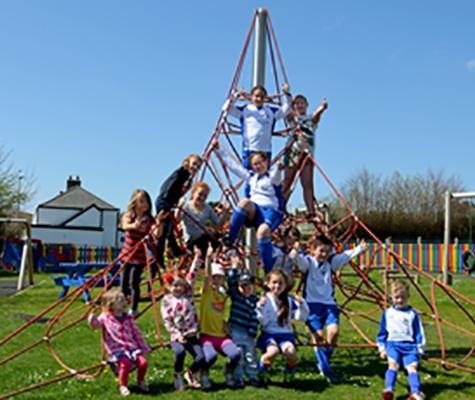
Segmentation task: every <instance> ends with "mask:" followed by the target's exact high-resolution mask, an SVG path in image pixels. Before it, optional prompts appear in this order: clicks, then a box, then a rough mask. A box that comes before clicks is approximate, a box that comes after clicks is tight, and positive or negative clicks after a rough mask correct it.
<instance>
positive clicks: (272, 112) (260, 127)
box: [223, 83, 291, 169]
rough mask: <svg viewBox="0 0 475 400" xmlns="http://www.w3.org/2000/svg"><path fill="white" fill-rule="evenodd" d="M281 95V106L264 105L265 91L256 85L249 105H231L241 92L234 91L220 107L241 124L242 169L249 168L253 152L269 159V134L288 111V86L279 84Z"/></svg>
mask: <svg viewBox="0 0 475 400" xmlns="http://www.w3.org/2000/svg"><path fill="white" fill-rule="evenodd" d="M282 91H283V93H284V99H285V100H284V102H283V103H284V104H283V105H282V106H281V107H280V106H276V105H269V104H265V101H269V98H268V97H267V90H266V89H265V88H264V86H261V85H257V86H255V87H253V88H252V90H251V97H250V100H251V104H247V105H239V106H236V105H235V104H234V102H235V101H236V99H237V98H238V97H239V96H240V95H242V94H243V90H242V89H241V90H240V91H238V92H237V93H236V94H235V96H233V97H232V98H230V99H228V100H227V101H226V102H225V103H224V106H223V110H224V111H228V109H229V113H230V114H231V115H232V116H234V117H236V118H239V120H240V122H241V133H242V138H243V142H242V144H243V146H242V148H243V152H242V163H243V165H244V167H245V168H247V169H251V165H250V164H249V161H248V159H249V156H250V155H251V154H252V153H253V152H255V151H262V152H264V153H265V154H266V156H267V159H269V160H271V159H272V133H273V130H274V125H275V122H276V121H277V120H279V119H282V118H284V117H285V116H286V115H287V114H288V113H289V111H290V105H289V103H290V98H291V97H290V93H289V85H288V84H287V83H284V84H283V85H282Z"/></svg>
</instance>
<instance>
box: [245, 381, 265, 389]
mask: <svg viewBox="0 0 475 400" xmlns="http://www.w3.org/2000/svg"><path fill="white" fill-rule="evenodd" d="M248 382H249V385H251V386H254V387H255V388H257V389H261V388H263V387H264V385H263V384H262V383H261V382H259V381H258V380H257V379H256V378H249V381H248Z"/></svg>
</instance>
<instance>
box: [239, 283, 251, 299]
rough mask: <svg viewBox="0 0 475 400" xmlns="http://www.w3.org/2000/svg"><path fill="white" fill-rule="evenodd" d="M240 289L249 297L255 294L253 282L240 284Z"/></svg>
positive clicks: (240, 291)
mask: <svg viewBox="0 0 475 400" xmlns="http://www.w3.org/2000/svg"><path fill="white" fill-rule="evenodd" d="M238 289H239V293H241V294H242V295H243V296H244V297H249V296H252V295H253V294H254V285H253V284H251V283H246V284H244V285H239V286H238Z"/></svg>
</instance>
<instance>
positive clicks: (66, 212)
mask: <svg viewBox="0 0 475 400" xmlns="http://www.w3.org/2000/svg"><path fill="white" fill-rule="evenodd" d="M79 211H80V210H75V209H62V208H38V220H37V221H36V223H37V224H44V225H60V224H62V223H63V222H64V221H66V220H67V219H69V218H71V217H72V216H73V215H76V214H77V213H78V212H79Z"/></svg>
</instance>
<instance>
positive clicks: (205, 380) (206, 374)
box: [201, 371, 212, 390]
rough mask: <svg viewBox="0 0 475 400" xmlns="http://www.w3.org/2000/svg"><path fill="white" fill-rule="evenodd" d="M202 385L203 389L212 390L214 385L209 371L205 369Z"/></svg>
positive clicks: (202, 375) (202, 374)
mask: <svg viewBox="0 0 475 400" xmlns="http://www.w3.org/2000/svg"><path fill="white" fill-rule="evenodd" d="M201 387H202V388H203V390H210V389H211V387H212V385H211V381H210V380H209V372H208V371H203V372H202V373H201Z"/></svg>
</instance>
